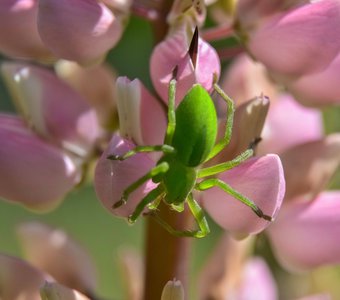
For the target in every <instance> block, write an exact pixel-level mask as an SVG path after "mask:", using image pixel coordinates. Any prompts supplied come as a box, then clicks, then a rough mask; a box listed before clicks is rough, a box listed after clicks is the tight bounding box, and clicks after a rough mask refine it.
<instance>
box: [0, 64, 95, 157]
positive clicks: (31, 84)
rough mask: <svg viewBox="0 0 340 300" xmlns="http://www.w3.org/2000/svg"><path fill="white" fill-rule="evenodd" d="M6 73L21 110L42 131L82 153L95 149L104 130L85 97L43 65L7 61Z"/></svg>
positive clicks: (84, 154) (39, 131) (70, 148)
mask: <svg viewBox="0 0 340 300" xmlns="http://www.w3.org/2000/svg"><path fill="white" fill-rule="evenodd" d="M2 73H3V74H4V77H5V79H6V83H7V85H8V87H9V89H10V92H11V93H12V95H13V98H14V99H15V100H17V103H16V104H17V106H18V108H19V111H21V112H23V114H24V116H25V117H26V118H27V119H28V121H29V122H31V123H32V125H33V127H34V129H35V130H36V131H37V132H38V133H39V134H41V135H43V136H45V137H46V138H48V139H52V140H54V141H55V142H57V143H60V144H62V146H63V147H64V148H66V149H68V150H70V151H72V152H74V153H76V154H78V155H79V156H86V155H87V153H88V152H89V151H91V149H92V148H93V147H94V143H95V141H96V140H97V139H98V138H99V137H101V135H102V130H101V128H100V126H99V124H98V119H97V116H96V113H95V110H94V109H93V108H92V107H90V106H89V104H88V103H87V102H86V100H85V99H83V98H82V97H81V96H80V95H79V94H77V93H76V92H75V91H74V90H72V89H71V88H70V87H69V86H68V85H67V84H66V83H64V82H63V81H61V80H60V79H59V78H57V77H56V75H55V74H54V73H53V72H50V71H49V70H47V69H45V68H42V67H37V66H33V65H28V64H19V63H5V64H3V65H2Z"/></svg>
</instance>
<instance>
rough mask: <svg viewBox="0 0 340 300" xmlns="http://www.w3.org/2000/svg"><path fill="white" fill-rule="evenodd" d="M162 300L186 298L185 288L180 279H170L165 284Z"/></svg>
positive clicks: (181, 299) (182, 299)
mask: <svg viewBox="0 0 340 300" xmlns="http://www.w3.org/2000/svg"><path fill="white" fill-rule="evenodd" d="M161 300H184V288H183V285H182V283H181V282H180V281H179V280H176V279H174V280H171V281H168V282H167V284H166V285H165V286H164V289H163V292H162V297H161Z"/></svg>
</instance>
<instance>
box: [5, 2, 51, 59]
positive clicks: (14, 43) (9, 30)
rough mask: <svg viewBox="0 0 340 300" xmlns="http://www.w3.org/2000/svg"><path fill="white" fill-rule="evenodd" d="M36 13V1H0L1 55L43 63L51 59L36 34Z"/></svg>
mask: <svg viewBox="0 0 340 300" xmlns="http://www.w3.org/2000/svg"><path fill="white" fill-rule="evenodd" d="M37 12H38V0H2V1H1V2H0V28H2V30H0V52H1V53H3V54H5V55H8V56H11V57H16V58H26V59H27V58H28V59H32V58H33V59H39V60H43V61H50V60H51V59H53V55H52V54H51V53H50V51H49V50H48V49H47V48H46V46H45V45H44V44H43V43H42V41H41V39H40V36H39V34H38V31H37V25H36V22H37V20H36V18H37ZM18 20H20V22H19V21H18ZM4 28H5V30H4Z"/></svg>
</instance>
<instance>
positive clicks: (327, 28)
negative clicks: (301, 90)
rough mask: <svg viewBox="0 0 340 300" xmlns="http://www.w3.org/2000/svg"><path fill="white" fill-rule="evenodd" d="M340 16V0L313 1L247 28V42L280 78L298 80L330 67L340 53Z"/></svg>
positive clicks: (254, 52)
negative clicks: (339, 36) (339, 35)
mask: <svg viewBox="0 0 340 300" xmlns="http://www.w3.org/2000/svg"><path fill="white" fill-rule="evenodd" d="M339 15H340V2H339V1H334V0H322V1H313V2H309V3H308V4H305V5H301V6H298V7H296V8H292V9H290V10H288V11H285V12H281V13H278V14H275V15H272V16H270V17H268V18H266V19H264V20H263V21H262V22H260V24H259V25H258V26H257V27H255V28H254V29H251V30H249V31H247V30H246V31H247V33H246V35H247V36H248V37H247V38H245V40H244V42H245V43H246V45H247V47H248V49H249V51H250V53H251V54H252V55H253V56H254V57H255V58H256V59H257V60H259V61H261V62H262V63H263V64H264V65H265V66H266V67H268V69H269V70H270V71H272V72H273V73H274V74H276V77H277V78H280V79H281V80H285V81H286V80H288V79H290V78H292V79H294V78H296V77H299V76H302V75H307V74H310V73H313V72H317V71H321V70H324V69H326V68H327V66H328V65H329V64H330V63H331V62H332V61H333V59H334V58H335V57H336V56H337V55H338V53H339V51H340V40H339V39H338V38H337V37H338V31H337V30H336V29H337V28H340V18H339ZM240 26H241V28H242V24H240ZM241 30H242V29H241ZM243 34H244V33H243ZM241 35H242V34H241Z"/></svg>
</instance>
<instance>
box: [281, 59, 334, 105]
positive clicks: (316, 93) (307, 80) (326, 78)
mask: <svg viewBox="0 0 340 300" xmlns="http://www.w3.org/2000/svg"><path fill="white" fill-rule="evenodd" d="M339 70H340V54H338V55H337V57H336V58H335V59H334V60H333V61H332V62H331V64H330V65H329V66H328V68H327V69H325V70H323V71H321V72H318V73H313V74H308V75H306V76H302V77H300V78H299V79H297V80H294V81H291V82H289V83H287V88H288V90H289V91H290V92H291V93H292V94H293V95H294V96H295V98H296V100H298V101H300V102H301V103H303V104H304V105H307V106H325V105H333V104H339V101H340V86H339V84H338V82H337V76H338V74H339Z"/></svg>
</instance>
